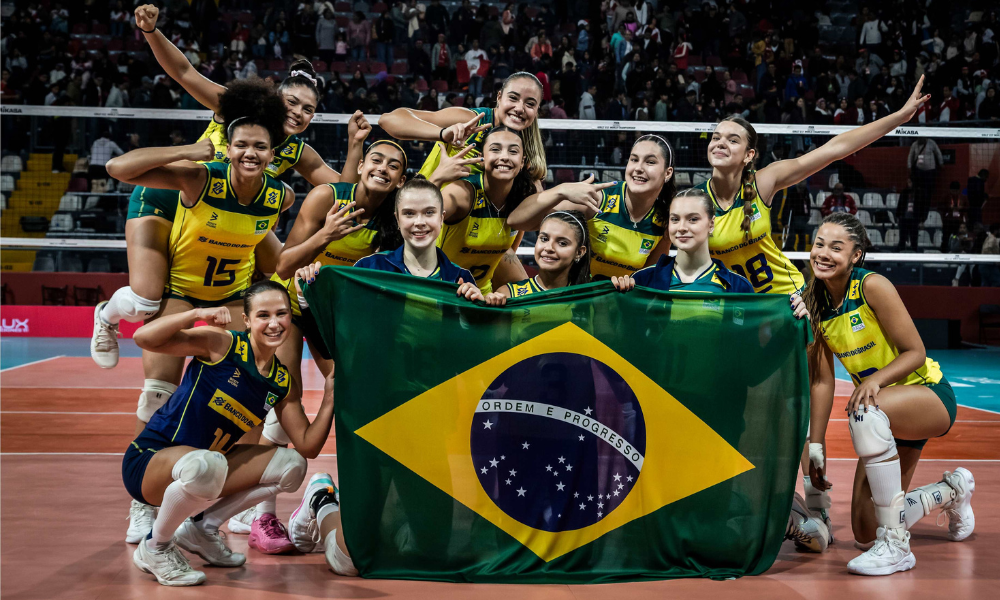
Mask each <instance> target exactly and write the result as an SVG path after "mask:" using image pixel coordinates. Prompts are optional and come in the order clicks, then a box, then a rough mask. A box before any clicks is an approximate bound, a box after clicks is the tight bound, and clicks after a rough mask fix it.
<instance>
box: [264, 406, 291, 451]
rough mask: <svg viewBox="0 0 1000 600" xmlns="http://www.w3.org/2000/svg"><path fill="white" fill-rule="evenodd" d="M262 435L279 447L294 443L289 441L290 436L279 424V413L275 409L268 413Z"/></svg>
mask: <svg viewBox="0 0 1000 600" xmlns="http://www.w3.org/2000/svg"><path fill="white" fill-rule="evenodd" d="M261 435H263V436H264V437H265V438H267V439H268V440H270V442H271V443H272V444H276V445H278V446H287V445H288V444H291V443H292V440H290V439H288V434H287V433H285V430H284V429H283V428H282V427H281V423H279V422H278V413H277V411H276V410H274V409H271V410H269V411H267V418H266V419H264V430H263V431H262V432H261Z"/></svg>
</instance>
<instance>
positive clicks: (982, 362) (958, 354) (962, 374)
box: [0, 338, 1000, 413]
mask: <svg viewBox="0 0 1000 600" xmlns="http://www.w3.org/2000/svg"><path fill="white" fill-rule="evenodd" d="M119 344H120V346H119V348H120V354H121V356H122V357H136V358H138V357H140V356H142V352H141V351H140V350H139V348H137V347H136V345H135V342H133V341H132V340H119ZM303 351H304V353H305V358H312V355H311V354H310V353H309V349H308V347H306V348H304V349H303ZM56 356H90V340H89V339H84V338H0V369H9V368H12V367H17V366H20V365H25V364H28V363H32V362H36V361H40V360H46V359H49V358H53V357H56ZM930 356H931V358H933V359H934V360H936V361H938V362H939V363H940V364H941V370H942V371H944V375H945V377H947V378H948V381H949V382H951V385H952V387H954V388H955V395H956V397H957V398H958V403H959V404H961V405H963V406H969V407H972V408H978V409H981V410H988V411H992V412H996V413H1000V348H997V349H996V350H971V349H970V350H932V351H931V352H930ZM835 365H836V370H837V379H843V380H845V381H849V380H850V377H849V376H848V375H847V371H846V370H845V369H844V367H843V366H841V364H840V362H838V361H835Z"/></svg>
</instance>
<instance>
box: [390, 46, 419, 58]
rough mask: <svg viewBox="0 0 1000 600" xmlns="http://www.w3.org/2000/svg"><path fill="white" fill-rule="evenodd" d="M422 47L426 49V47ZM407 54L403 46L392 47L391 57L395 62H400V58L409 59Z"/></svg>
mask: <svg viewBox="0 0 1000 600" xmlns="http://www.w3.org/2000/svg"><path fill="white" fill-rule="evenodd" d="M424 47H425V48H426V45H425V46H424ZM408 52H409V51H408V50H407V49H406V45H405V44H402V45H396V46H393V47H392V57H393V58H395V59H396V60H400V59H402V58H409V55H408Z"/></svg>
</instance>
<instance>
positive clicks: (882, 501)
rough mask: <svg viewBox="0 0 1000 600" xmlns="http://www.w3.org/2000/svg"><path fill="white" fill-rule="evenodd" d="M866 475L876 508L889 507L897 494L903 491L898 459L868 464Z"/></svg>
mask: <svg viewBox="0 0 1000 600" xmlns="http://www.w3.org/2000/svg"><path fill="white" fill-rule="evenodd" d="M865 475H866V476H867V477H868V485H870V486H871V488H872V500H874V501H875V506H889V504H890V503H891V502H892V499H893V498H894V497H895V496H896V494H899V493H901V492H902V491H903V484H902V483H901V481H902V474H901V473H900V470H899V459H898V458H895V459H893V460H887V461H884V462H866V463H865Z"/></svg>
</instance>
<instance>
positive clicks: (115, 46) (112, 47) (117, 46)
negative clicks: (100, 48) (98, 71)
mask: <svg viewBox="0 0 1000 600" xmlns="http://www.w3.org/2000/svg"><path fill="white" fill-rule="evenodd" d="M124 47H125V44H124V43H123V42H122V40H121V38H113V39H112V40H111V41H110V42H108V51H110V52H120V51H121V49H122V48H124Z"/></svg>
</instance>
